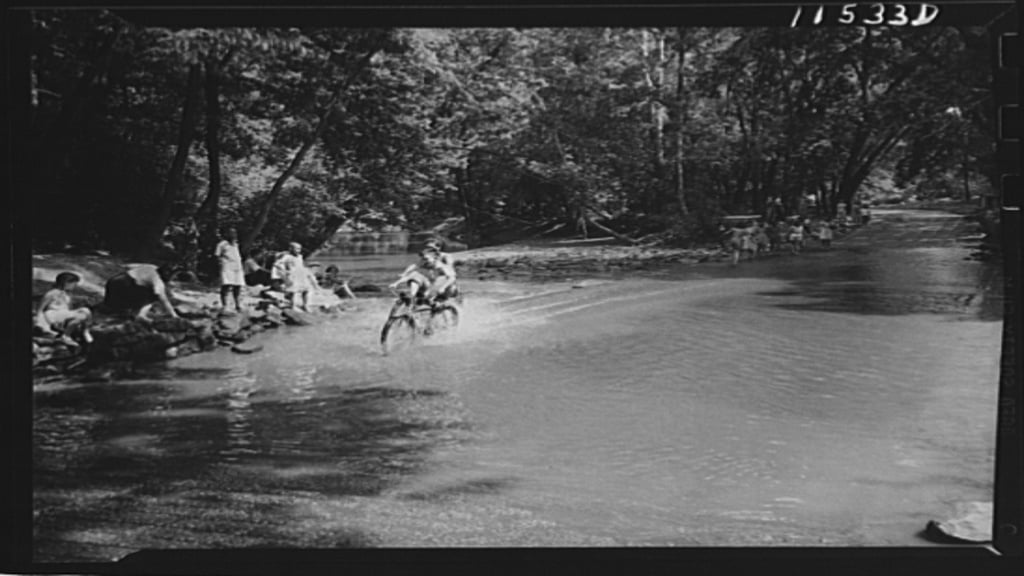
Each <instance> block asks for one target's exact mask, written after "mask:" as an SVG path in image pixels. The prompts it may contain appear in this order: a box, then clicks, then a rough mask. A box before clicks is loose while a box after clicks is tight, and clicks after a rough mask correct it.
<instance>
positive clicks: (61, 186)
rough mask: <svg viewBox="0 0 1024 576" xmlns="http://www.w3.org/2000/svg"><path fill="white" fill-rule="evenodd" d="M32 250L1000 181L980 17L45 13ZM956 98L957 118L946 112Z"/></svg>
mask: <svg viewBox="0 0 1024 576" xmlns="http://www.w3.org/2000/svg"><path fill="white" fill-rule="evenodd" d="M27 25H28V26H31V35H32V39H33V43H32V46H31V66H30V73H31V80H30V86H31V117H30V119H29V122H30V125H31V131H32V132H31V139H30V141H29V145H30V147H31V150H32V158H33V163H32V165H31V166H30V167H28V168H30V169H31V175H30V183H31V187H32V189H31V190H25V191H23V193H25V194H29V195H30V196H31V198H32V205H33V206H34V208H35V210H34V212H33V214H32V222H31V229H32V234H33V246H34V247H36V248H37V249H39V250H48V249H52V250H60V249H62V248H64V247H65V246H66V245H68V244H70V245H74V246H84V247H90V248H102V249H107V250H111V251H114V252H118V253H124V254H132V255H133V256H134V255H138V256H139V257H147V258H158V259H163V260H165V261H181V262H185V263H186V264H187V266H188V267H192V268H194V267H199V268H200V269H206V270H209V266H210V264H211V263H210V262H209V261H207V260H206V257H201V258H198V259H197V258H195V254H196V252H197V251H196V248H197V247H198V248H200V250H199V251H198V253H199V254H211V253H212V247H213V245H214V244H215V242H216V237H217V230H218V229H220V228H222V227H225V226H233V227H235V228H237V229H238V231H239V233H240V237H241V239H242V242H241V244H242V250H243V252H245V253H253V252H255V251H258V250H260V249H264V248H274V249H277V248H280V247H282V246H283V245H285V243H286V242H287V241H289V240H296V241H299V242H301V243H302V244H303V245H304V246H305V247H306V250H307V251H310V250H315V249H316V248H317V247H319V246H321V245H323V244H324V242H326V241H327V240H329V239H330V238H331V236H332V235H333V233H334V231H335V230H336V229H337V228H338V227H339V226H341V225H348V226H350V227H353V228H355V229H369V230H374V229H382V228H384V227H387V226H396V227H401V228H405V229H413V230H416V229H422V228H426V227H430V226H434V225H436V224H437V223H438V222H442V221H445V220H446V219H451V218H453V217H457V218H458V219H460V220H459V221H460V222H461V223H462V224H461V227H460V228H459V229H458V230H457V232H455V234H456V237H457V239H459V240H462V241H464V242H466V243H468V244H470V245H471V246H475V245H480V244H487V243H492V242H495V241H499V240H500V239H501V238H502V237H503V236H502V235H503V234H506V235H508V234H512V235H514V234H522V233H527V232H530V231H544V230H550V229H552V228H558V227H561V228H562V229H563V230H565V231H572V232H575V233H584V234H585V233H586V231H587V230H590V231H592V232H593V231H598V232H601V233H602V234H612V235H615V236H617V237H619V238H620V239H623V240H629V241H639V240H640V239H644V238H656V239H658V240H661V241H664V242H668V243H673V244H686V243H688V242H691V241H695V240H699V239H702V238H706V237H707V236H708V235H709V234H713V233H714V232H715V229H716V226H717V222H718V220H717V219H718V218H719V217H720V216H721V215H722V214H726V213H733V214H736V213H761V212H763V210H764V208H765V205H766V203H767V202H768V201H769V199H770V198H774V197H781V199H782V202H783V203H784V205H786V206H787V207H788V208H789V209H791V210H792V209H795V208H797V207H798V205H799V204H800V202H802V201H804V199H805V198H807V196H808V195H813V196H814V197H815V200H816V202H817V203H818V204H819V205H820V206H823V207H825V209H826V210H827V211H831V212H833V213H834V211H835V209H836V206H837V205H838V204H839V203H847V204H849V203H850V202H851V200H853V199H854V198H855V197H856V196H857V195H858V194H866V193H869V192H871V191H885V192H893V191H897V192H907V193H913V194H918V195H920V196H922V197H929V196H933V197H934V196H943V195H945V196H956V197H958V198H961V197H964V196H968V197H970V196H972V195H974V196H976V195H977V194H979V193H980V191H982V190H984V189H986V188H990V187H992V186H993V184H992V182H993V181H994V179H995V178H997V177H998V176H997V174H996V170H995V164H994V159H993V153H994V150H993V147H992V145H991V142H992V139H993V127H994V124H995V122H994V105H993V101H992V98H991V91H990V87H991V73H990V70H991V66H990V58H991V50H990V46H991V41H992V37H991V36H992V34H991V32H990V31H989V30H988V29H985V28H950V27H934V28H920V29H912V30H911V29H897V28H871V29H864V28H859V27H851V28H828V29H814V28H807V29H802V28H798V29H782V28H778V29H758V28H745V29H735V28H713V29H711V28H685V29H684V28H646V29H640V28H636V29H626V28H571V29H557V28H529V29H499V28H486V29H472V28H465V29H425V28H418V29H376V28H359V29H342V28H326V29H299V28H223V29H201V28H200V29H169V28H158V27H143V26H140V25H138V24H136V23H133V22H131V21H126V20H124V19H122V18H120V17H119V16H118V15H117V14H114V13H111V12H106V11H85V10H77V11H37V12H34V13H32V15H31V22H30V23H28V24H27ZM951 110H953V111H955V113H951Z"/></svg>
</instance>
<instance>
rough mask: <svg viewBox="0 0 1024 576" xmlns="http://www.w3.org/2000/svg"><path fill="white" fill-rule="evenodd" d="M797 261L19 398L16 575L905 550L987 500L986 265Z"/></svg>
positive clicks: (504, 289)
mask: <svg viewBox="0 0 1024 576" xmlns="http://www.w3.org/2000/svg"><path fill="white" fill-rule="evenodd" d="M876 216H878V217H879V218H878V219H877V220H876V221H875V222H872V223H871V225H869V226H867V227H866V228H862V229H860V230H857V231H855V232H854V233H852V234H850V235H849V236H846V237H844V238H843V239H842V240H841V241H840V242H838V243H836V244H835V245H834V246H833V248H832V250H828V251H826V250H822V249H813V250H809V251H808V252H807V253H805V254H802V255H800V256H798V257H790V256H777V257H776V256H769V257H766V258H762V259H759V260H757V261H752V262H743V263H742V264H741V265H740V266H737V267H735V268H734V267H730V266H728V265H716V264H704V265H699V266H689V267H686V266H680V267H678V268H675V269H666V270H663V271H659V272H657V273H652V274H645V275H644V276H643V277H638V276H634V277H631V278H621V277H620V278H604V279H598V280H597V281H595V282H592V283H589V284H588V285H587V286H586V287H585V288H582V289H573V288H572V283H549V284H542V285H530V284H516V283H468V284H467V285H466V289H467V292H468V293H469V296H468V299H467V302H466V305H465V308H464V322H463V325H462V326H460V328H459V330H458V331H457V332H456V333H455V334H449V335H443V336H441V337H438V338H434V339H432V340H430V341H427V342H426V343H424V344H423V345H420V346H418V347H416V348H414V349H412V350H408V351H406V352H405V353H403V354H400V355H396V356H389V357H384V356H382V355H381V354H380V351H379V349H378V347H377V343H376V337H377V331H378V330H379V327H380V324H381V322H382V321H383V319H384V316H385V314H386V308H387V305H388V303H387V302H386V301H383V300H376V301H371V300H366V301H363V302H361V304H360V305H361V306H362V307H363V309H362V311H361V312H359V313H355V314H351V315H347V316H345V317H342V318H339V319H338V320H336V321H332V322H329V323H325V324H322V325H319V326H314V327H305V328H297V329H292V328H287V329H284V330H283V332H285V333H274V334H266V335H262V336H260V337H259V338H260V343H262V344H263V345H264V350H263V352H262V353H260V354H257V355H253V356H240V355H232V354H231V353H230V352H227V351H218V352H215V353H211V354H204V355H198V356H191V357H188V358H183V359H180V360H176V361H173V362H170V363H168V364H167V365H164V366H150V367H145V368H139V369H138V370H137V372H136V373H133V374H126V375H124V376H123V377H120V378H119V379H117V380H115V381H113V382H107V383H84V382H64V383H58V384H47V385H40V386H37V387H36V393H35V401H36V406H35V416H34V420H35V432H34V438H35V442H34V468H35V470H34V473H35V476H34V487H35V496H34V501H33V504H34V513H35V526H34V534H35V538H36V541H35V547H34V553H35V559H36V561H40V562H45V561H71V560H97V561H104V560H113V559H117V558H120V557H123V556H124V555H126V554H129V553H131V552H134V551H136V550H139V549H142V548H195V547H203V548H218V547H243V548H244V547H265V546H273V547H319V548H324V547H326V548H333V547H351V546H356V547H360V546H374V547H375V546H385V547H390V546H397V547H431V546H448V547H459V546H498V547H500V546H629V545H654V546H675V545H682V546H694V545H696V546H716V545H732V546H747V545H757V546H763V545H800V546H808V545H811V546H813V545H829V546H865V545H870V546H890V545H891V546H927V545H929V544H928V542H926V541H924V540H922V539H921V538H920V536H919V532H920V530H921V529H922V528H923V527H924V525H925V523H926V522H927V521H928V520H930V519H933V518H941V517H943V515H944V513H946V512H947V511H948V510H949V509H950V508H951V507H952V506H953V505H954V504H955V503H957V502H961V501H966V500H985V499H988V498H990V497H991V479H992V465H993V449H994V444H995V442H994V440H995V407H996V388H997V380H998V359H999V343H1000V333H1001V320H1000V319H1001V310H1002V303H1001V295H1000V289H1001V286H1002V280H1001V277H1000V275H999V264H998V263H994V262H979V261H977V260H974V259H972V258H971V253H972V249H973V248H972V246H971V243H970V240H971V238H970V237H971V236H972V235H973V234H974V229H973V227H972V226H971V224H969V223H968V222H966V221H964V220H963V219H961V218H959V217H956V216H952V215H946V214H942V213H929V212H907V213H903V212H889V213H886V212H882V211H879V213H878V214H876Z"/></svg>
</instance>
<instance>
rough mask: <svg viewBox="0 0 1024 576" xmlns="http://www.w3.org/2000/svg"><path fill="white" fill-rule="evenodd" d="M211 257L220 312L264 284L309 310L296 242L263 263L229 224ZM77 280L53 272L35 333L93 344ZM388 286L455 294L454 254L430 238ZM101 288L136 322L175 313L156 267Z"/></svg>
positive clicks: (132, 268) (129, 272) (411, 295)
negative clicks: (246, 253) (75, 302)
mask: <svg viewBox="0 0 1024 576" xmlns="http://www.w3.org/2000/svg"><path fill="white" fill-rule="evenodd" d="M214 255H215V257H216V259H217V263H218V270H219V276H218V280H219V286H220V304H221V309H222V310H225V311H228V310H231V309H232V308H233V309H234V311H236V312H241V311H242V310H243V308H244V307H243V305H242V288H243V287H244V286H256V285H264V286H268V287H269V289H268V290H266V291H264V295H266V294H267V293H268V292H271V293H273V292H276V293H279V294H281V295H282V296H283V297H282V298H280V299H279V304H280V305H281V306H282V307H283V308H291V309H299V310H302V311H304V312H310V299H311V295H312V294H313V293H314V292H315V291H316V290H318V289H319V288H320V282H319V280H318V279H317V276H316V274H315V272H314V270H313V268H312V267H309V266H307V265H306V263H305V261H304V259H303V256H302V245H301V244H299V243H298V242H290V243H289V244H288V250H287V251H284V252H280V253H277V254H275V255H273V256H272V260H271V259H270V258H268V259H266V260H265V262H266V263H267V264H268V267H265V266H264V265H263V264H261V263H260V262H259V261H258V260H257V258H254V257H252V256H250V257H248V258H245V259H243V258H242V254H241V250H240V248H239V244H238V232H237V231H236V230H235V229H233V228H231V229H227V230H225V231H224V233H223V234H222V236H221V240H220V241H219V242H218V244H217V245H216V248H215V249H214ZM268 268H269V269H268ZM326 273H327V274H326V275H327V276H332V277H333V276H336V275H337V274H338V270H337V268H336V267H335V266H331V267H329V268H328V269H327V270H326ZM80 281H81V277H80V276H79V275H78V274H75V273H73V272H61V273H59V274H58V275H57V277H56V279H55V280H54V283H53V287H52V288H51V289H50V290H49V291H47V292H46V293H45V294H44V295H43V297H42V299H41V300H40V302H39V305H38V307H37V309H36V314H35V317H34V324H35V327H36V330H37V332H38V333H39V334H41V335H43V336H47V337H52V338H56V339H59V340H61V341H63V342H64V343H65V344H67V345H69V346H80V345H83V344H89V343H91V342H92V340H93V337H92V334H91V332H90V330H89V329H90V326H91V324H92V322H93V313H92V311H91V310H90V309H89V308H88V307H74V306H72V297H71V294H72V292H73V291H74V289H75V287H76V286H77V285H78V284H79V282H80ZM340 284H341V287H340V288H339V289H338V292H339V294H340V295H344V296H346V297H349V298H354V297H355V295H354V294H353V293H352V291H351V289H350V288H349V287H348V283H347V282H340ZM390 287H391V288H392V289H396V290H401V291H402V293H403V295H404V297H406V298H408V299H410V300H416V301H425V302H428V303H429V302H433V301H435V300H437V299H441V298H447V297H454V296H456V295H457V291H458V289H457V284H456V273H455V265H454V261H453V259H452V256H451V255H450V254H448V253H445V252H443V251H442V243H441V241H440V240H437V239H434V240H430V241H428V242H427V243H426V245H425V247H424V249H423V250H422V251H421V252H420V254H419V261H418V262H417V263H415V264H413V265H411V266H409V267H407V268H406V269H405V270H404V271H403V272H402V274H401V275H400V277H399V279H398V280H396V281H395V282H394V283H392V284H391V285H390ZM104 290H105V294H104V303H105V304H107V305H110V306H111V307H117V308H123V309H132V310H133V311H135V312H134V316H135V318H136V319H138V320H141V321H144V322H149V321H150V320H151V318H150V314H151V311H152V309H153V307H154V306H156V305H157V304H159V305H160V306H161V307H162V308H163V309H164V311H165V312H166V313H167V315H168V316H170V317H173V318H177V317H178V313H177V311H176V310H175V309H174V306H173V305H172V303H171V300H170V297H169V292H168V287H167V284H166V283H165V282H164V280H163V278H162V277H161V276H160V272H159V269H158V267H157V266H156V265H152V264H130V265H128V267H127V268H126V269H125V270H124V271H123V272H121V273H119V274H117V275H115V276H113V277H111V278H110V279H108V280H107V282H106V285H105V287H104Z"/></svg>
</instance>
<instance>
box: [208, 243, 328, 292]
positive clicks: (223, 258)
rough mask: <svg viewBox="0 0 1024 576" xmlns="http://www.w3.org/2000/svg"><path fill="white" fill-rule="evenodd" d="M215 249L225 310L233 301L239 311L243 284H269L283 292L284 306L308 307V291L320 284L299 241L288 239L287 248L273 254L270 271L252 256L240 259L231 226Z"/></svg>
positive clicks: (240, 255) (239, 252)
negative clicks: (289, 240) (306, 261)
mask: <svg viewBox="0 0 1024 576" xmlns="http://www.w3.org/2000/svg"><path fill="white" fill-rule="evenodd" d="M214 253H215V255H216V257H217V264H218V267H219V270H220V302H221V306H222V308H223V309H224V310H227V309H229V306H228V304H229V302H233V303H234V309H235V311H236V312H241V311H242V302H241V293H242V287H243V286H246V285H250V286H251V285H258V284H269V285H270V286H271V287H272V288H274V289H275V290H279V291H280V292H282V293H283V294H284V297H285V301H286V305H287V306H289V307H291V308H297V309H300V310H302V311H303V312H309V311H310V306H309V302H310V295H311V294H312V293H313V291H314V290H316V289H317V288H319V287H320V286H319V282H318V281H317V278H316V274H315V273H314V272H313V270H312V269H311V268H309V267H307V266H306V263H305V261H304V260H303V257H302V244H299V243H298V242H289V243H288V250H286V251H284V252H281V253H279V254H277V255H276V257H275V258H274V261H273V263H272V264H271V265H270V270H269V272H268V271H267V270H266V269H265V268H264V267H263V266H262V265H261V264H260V263H259V262H258V261H257V260H256V259H255V258H253V257H251V256H250V257H249V258H246V259H245V260H243V259H242V254H241V251H240V249H239V247H238V232H237V231H236V230H235V229H234V228H230V229H228V230H226V231H225V232H224V235H223V239H222V240H221V241H220V242H219V243H218V244H217V247H216V249H215V250H214Z"/></svg>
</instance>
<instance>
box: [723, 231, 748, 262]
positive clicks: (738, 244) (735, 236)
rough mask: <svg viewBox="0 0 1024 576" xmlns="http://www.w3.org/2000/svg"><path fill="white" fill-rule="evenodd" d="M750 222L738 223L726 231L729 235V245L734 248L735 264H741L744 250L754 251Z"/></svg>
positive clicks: (733, 260) (733, 257)
mask: <svg viewBox="0 0 1024 576" xmlns="http://www.w3.org/2000/svg"><path fill="white" fill-rule="evenodd" d="M749 226H750V224H749V223H743V224H738V225H736V226H733V227H732V228H730V229H728V230H727V231H725V234H727V235H728V237H729V247H730V249H731V250H732V264H733V266H735V265H737V264H739V262H740V258H741V257H742V254H743V253H744V252H749V253H751V254H752V253H753V251H754V240H753V238H751V231H750V228H749Z"/></svg>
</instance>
